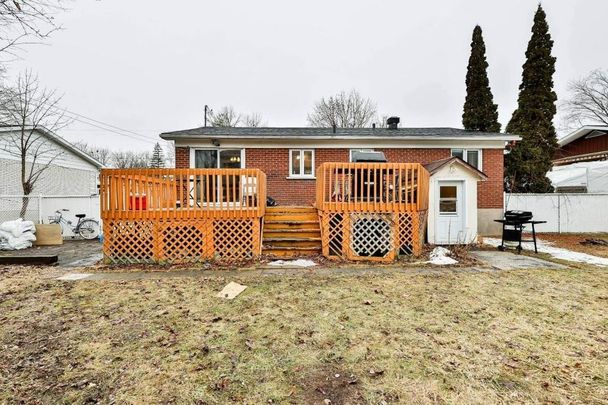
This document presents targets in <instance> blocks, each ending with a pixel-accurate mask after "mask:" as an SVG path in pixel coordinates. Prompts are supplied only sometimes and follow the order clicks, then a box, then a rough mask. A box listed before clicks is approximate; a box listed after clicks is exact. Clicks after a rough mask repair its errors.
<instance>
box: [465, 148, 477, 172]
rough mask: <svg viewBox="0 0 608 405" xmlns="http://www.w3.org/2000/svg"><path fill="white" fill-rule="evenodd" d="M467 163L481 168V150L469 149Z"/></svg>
mask: <svg viewBox="0 0 608 405" xmlns="http://www.w3.org/2000/svg"><path fill="white" fill-rule="evenodd" d="M467 163H468V164H470V165H471V166H473V167H474V168H476V169H479V151H478V150H469V151H467Z"/></svg>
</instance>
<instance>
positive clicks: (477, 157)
mask: <svg viewBox="0 0 608 405" xmlns="http://www.w3.org/2000/svg"><path fill="white" fill-rule="evenodd" d="M452 156H456V157H459V158H460V159H462V160H464V161H465V162H467V163H468V164H470V165H471V166H473V167H474V168H476V169H477V170H481V162H482V156H481V149H452Z"/></svg>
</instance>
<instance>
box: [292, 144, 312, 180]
mask: <svg viewBox="0 0 608 405" xmlns="http://www.w3.org/2000/svg"><path fill="white" fill-rule="evenodd" d="M289 177H291V178H314V177H315V150H314V149H290V150H289Z"/></svg>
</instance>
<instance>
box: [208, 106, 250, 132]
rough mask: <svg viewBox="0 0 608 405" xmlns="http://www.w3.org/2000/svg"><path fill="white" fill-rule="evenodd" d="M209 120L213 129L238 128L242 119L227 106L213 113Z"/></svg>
mask: <svg viewBox="0 0 608 405" xmlns="http://www.w3.org/2000/svg"><path fill="white" fill-rule="evenodd" d="M208 119H209V123H210V124H211V126H212V127H236V126H237V125H238V124H239V123H240V122H241V119H242V117H241V114H239V113H237V112H236V111H235V110H234V108H233V107H232V106H225V107H222V108H221V109H220V110H219V111H218V112H214V111H211V113H210V114H209V118H208Z"/></svg>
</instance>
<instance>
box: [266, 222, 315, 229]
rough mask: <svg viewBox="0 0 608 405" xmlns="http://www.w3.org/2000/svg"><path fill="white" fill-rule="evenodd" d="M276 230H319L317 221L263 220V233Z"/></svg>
mask: <svg viewBox="0 0 608 405" xmlns="http://www.w3.org/2000/svg"><path fill="white" fill-rule="evenodd" d="M270 229H272V230H278V229H294V230H297V229H306V230H319V221H278V220H269V221H267V220H264V231H266V230H270Z"/></svg>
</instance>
